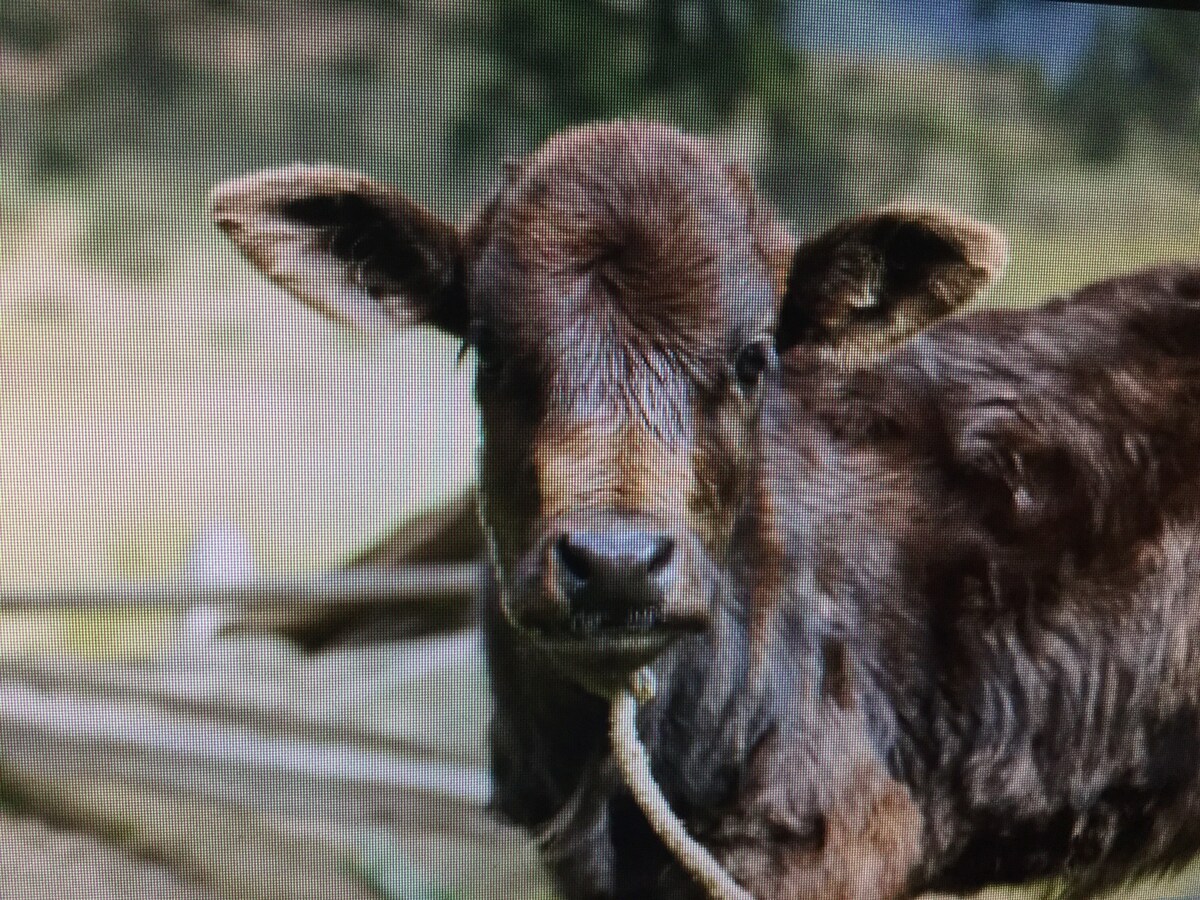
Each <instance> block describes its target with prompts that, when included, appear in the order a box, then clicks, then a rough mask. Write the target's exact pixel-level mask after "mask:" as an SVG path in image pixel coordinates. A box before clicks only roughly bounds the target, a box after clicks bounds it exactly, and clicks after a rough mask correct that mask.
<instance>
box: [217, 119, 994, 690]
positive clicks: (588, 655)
mask: <svg viewBox="0 0 1200 900" xmlns="http://www.w3.org/2000/svg"><path fill="white" fill-rule="evenodd" d="M212 204H213V211H214V215H215V217H216V220H217V222H218V223H219V224H220V226H221V227H222V228H223V229H224V230H225V231H226V232H227V233H228V234H229V235H230V236H231V237H232V238H233V240H234V241H235V242H236V243H237V244H238V245H239V246H240V247H241V248H242V249H243V250H244V251H245V252H246V253H247V254H248V255H249V257H250V258H251V259H252V260H253V261H254V262H255V263H256V264H257V265H258V266H259V267H261V268H262V269H263V270H264V271H265V272H266V273H267V274H268V275H270V276H271V277H272V278H273V279H275V280H276V281H277V282H279V283H280V284H282V285H283V286H284V287H286V288H287V289H288V290H290V291H291V292H292V293H294V294H295V295H296V296H298V297H299V298H300V299H302V300H304V301H305V302H307V303H309V304H311V305H313V306H316V307H318V308H320V309H321V310H323V311H325V312H326V313H327V314H329V315H331V316H333V317H335V318H337V319H339V320H344V321H349V322H354V323H359V324H362V325H365V326H367V327H395V326H400V325H403V324H407V323H426V324H429V325H432V326H434V327H436V328H439V329H442V330H443V331H446V332H449V333H450V334H453V335H455V336H457V337H458V338H460V339H461V340H462V341H463V343H464V347H469V348H471V349H473V350H474V351H475V353H476V354H477V358H478V370H477V377H476V399H477V401H478V404H479V408H480V411H481V417H482V423H483V447H482V451H481V461H480V495H481V512H482V518H483V523H484V527H485V532H486V534H487V537H488V542H489V549H490V553H491V557H492V560H491V561H492V564H493V568H494V570H495V574H496V577H497V580H498V583H499V585H500V589H501V590H500V596H501V599H500V603H501V606H502V612H503V614H504V616H505V617H506V618H507V619H508V621H509V622H510V623H511V624H512V625H513V626H514V627H515V628H516V629H517V630H518V631H519V632H520V633H521V634H523V635H525V636H526V637H527V638H528V639H529V640H530V641H533V642H536V643H537V644H538V645H539V646H541V647H542V648H543V649H545V650H546V651H547V652H549V653H551V654H552V656H553V657H554V658H555V659H556V660H557V661H558V662H559V663H560V664H561V665H563V666H564V667H566V668H567V669H569V670H571V671H572V672H573V673H575V674H578V675H580V676H581V677H583V679H584V680H585V682H586V683H592V684H595V683H599V682H598V681H597V679H600V680H603V678H604V677H605V676H606V675H612V676H614V677H615V676H616V675H617V674H619V673H623V672H625V671H627V670H628V669H629V668H630V667H633V666H636V665H639V664H641V663H643V662H645V661H646V660H647V659H649V658H651V657H653V656H654V655H655V654H656V653H658V652H659V651H660V650H661V649H662V648H663V647H664V646H665V645H666V644H667V642H668V641H669V640H670V639H671V637H672V636H674V635H676V634H679V633H680V632H683V631H687V630H694V629H702V628H704V627H705V625H706V623H707V622H708V620H709V615H710V612H711V605H712V603H713V599H714V596H715V592H716V590H717V586H718V584H719V581H720V578H721V573H722V572H723V571H724V570H725V567H726V563H727V560H728V558H729V555H730V550H731V543H732V541H733V539H734V538H733V536H734V534H735V533H736V531H737V524H738V522H739V517H740V516H742V515H743V512H744V510H745V508H746V505H747V498H748V497H749V496H750V495H751V493H752V491H751V487H752V484H753V481H754V476H755V471H756V466H758V465H759V450H758V431H757V427H756V426H757V422H758V419H759V416H760V413H761V410H762V408H763V406H764V403H766V402H770V397H771V395H772V392H773V391H778V389H779V380H778V375H777V368H778V360H779V358H780V357H781V355H784V354H787V353H788V352H789V351H791V350H793V348H796V347H797V346H798V345H805V346H807V347H809V348H814V350H815V352H817V353H818V354H819V355H820V357H821V358H822V359H824V360H826V361H827V364H828V365H848V364H863V362H864V361H868V360H869V359H870V358H871V355H872V354H875V353H879V352H883V351H885V350H886V349H887V348H888V347H889V346H890V345H892V344H894V343H896V342H897V341H899V340H901V339H903V338H905V337H906V336H908V335H910V334H912V333H913V332H915V331H916V330H918V329H919V328H921V327H923V326H925V325H926V324H928V323H929V322H931V321H932V320H934V319H936V318H938V317H940V316H942V315H945V314H946V313H948V312H950V311H952V310H953V309H955V308H956V307H958V306H959V305H961V304H962V303H964V302H965V301H966V300H968V299H969V298H970V297H971V296H972V295H973V294H975V293H976V292H977V291H978V290H979V289H980V288H982V287H983V286H984V285H985V284H986V283H987V282H989V281H990V280H991V279H992V278H993V277H994V276H995V275H996V274H997V273H998V272H999V271H1000V269H1001V268H1002V266H1003V264H1004V261H1005V258H1006V249H1005V244H1004V241H1003V239H1002V238H1001V237H1000V236H999V235H997V233H996V232H994V231H993V230H992V229H990V228H989V227H987V226H985V225H982V224H980V223H977V222H974V221H971V220H969V219H967V218H964V217H962V216H959V215H956V214H954V213H950V212H948V211H945V210H940V209H936V208H926V207H915V206H896V207H891V208H886V209H884V210H881V211H879V212H875V213H871V214H868V215H864V216H861V217H859V218H856V219H853V220H851V221H848V222H846V223H843V224H841V225H839V226H837V227H835V228H834V229H832V230H831V231H829V232H827V233H825V234H823V235H821V236H819V237H817V238H816V239H814V240H812V241H809V242H806V243H801V244H799V245H797V243H796V242H795V241H794V240H793V238H792V237H791V236H790V234H789V233H788V231H787V230H786V229H785V227H784V226H783V224H782V223H781V222H780V220H779V219H778V218H777V217H776V216H775V214H774V213H772V212H771V211H770V210H769V209H767V208H766V207H765V206H764V205H763V204H762V203H761V202H760V201H759V199H758V198H757V196H756V194H755V192H754V189H753V186H752V185H751V183H750V180H749V178H748V177H747V176H746V175H745V174H744V172H743V171H742V170H740V169H739V168H738V167H736V166H735V165H731V164H729V163H727V162H725V161H723V160H722V159H720V158H719V157H718V156H717V155H716V154H715V153H713V152H712V151H711V150H709V149H706V147H705V146H704V145H703V144H701V143H700V142H698V141H696V140H695V139H692V138H689V137H687V136H685V135H682V134H680V133H679V132H677V131H674V130H672V129H669V128H666V127H662V126H658V125H651V124H646V123H636V122H619V123H613V124H606V125H597V126H588V127H583V128H579V129H576V130H573V131H570V132H567V133H564V134H562V135H559V136H557V137H555V138H553V139H551V140H550V141H549V142H548V143H547V144H545V145H544V146H543V147H542V148H541V149H540V150H538V151H536V152H535V153H533V154H532V155H530V156H529V157H528V158H526V159H524V160H522V161H520V162H518V163H515V164H513V165H512V166H510V167H509V170H508V172H507V174H506V176H505V178H504V180H503V182H502V184H501V186H500V188H499V190H498V191H497V192H496V194H495V195H494V196H493V198H492V199H491V200H490V202H489V203H488V204H487V205H486V206H485V207H484V208H483V209H482V211H481V212H480V213H479V214H478V215H476V216H475V217H474V218H473V219H472V220H471V221H470V222H468V223H467V224H466V225H464V226H462V227H456V226H454V225H452V224H449V223H447V222H444V221H441V220H440V219H438V218H437V217H435V216H434V215H432V214H431V213H429V212H428V211H426V210H424V209H422V208H421V207H419V206H418V205H416V204H415V203H413V202H412V201H410V200H408V199H406V198H405V197H403V196H401V195H400V194H398V193H396V192H395V191H393V190H392V189H390V188H388V187H385V186H382V185H379V184H376V183H374V182H372V181H370V180H368V179H367V178H365V177H363V176H360V175H356V174H353V173H350V172H346V171H343V170H340V169H333V168H326V167H309V166H294V167H291V168H285V169H278V170H272V171H267V172H262V173H259V174H256V175H251V176H249V177H246V178H243V179H239V180H236V181H233V182H230V183H227V184H225V185H222V186H221V187H220V188H218V189H217V190H216V191H215V192H214V194H213V199H212Z"/></svg>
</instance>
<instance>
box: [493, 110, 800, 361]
mask: <svg viewBox="0 0 1200 900" xmlns="http://www.w3.org/2000/svg"><path fill="white" fill-rule="evenodd" d="M786 240H787V238H786V233H785V232H784V230H783V228H782V226H781V225H779V224H778V222H777V220H776V219H775V218H774V216H773V215H769V214H768V215H764V213H763V211H762V210H761V209H760V208H759V206H758V202H757V199H756V197H755V195H754V193H753V190H752V187H751V186H750V185H749V183H748V180H747V179H746V178H745V177H744V176H743V175H741V174H740V172H739V170H737V169H735V168H733V167H732V166H730V165H729V164H728V163H727V162H726V161H725V160H723V159H722V158H721V157H720V156H719V155H718V154H716V153H715V152H714V151H713V150H711V149H709V148H708V147H707V146H706V145H705V144H703V143H702V142H701V141H698V140H696V139H695V138H692V137H690V136H687V135H684V134H683V133H681V132H678V131H676V130H674V129H672V128H668V127H666V126H661V125H655V124H650V123H645V122H616V123H606V124H603V125H592V126H585V127H582V128H578V129H574V130H572V131H569V132H565V133H563V134H560V135H558V136H555V137H553V138H551V139H550V140H549V141H548V142H547V143H546V144H545V145H544V146H543V147H542V148H541V149H540V150H538V151H537V152H535V153H534V154H533V155H531V156H530V157H529V158H528V159H526V160H524V161H523V163H522V164H520V165H517V166H514V167H513V169H512V171H511V172H510V174H509V178H508V181H507V183H506V184H505V186H504V188H503V189H502V191H501V192H500V194H499V196H498V198H497V200H496V205H495V207H494V209H493V213H492V215H491V216H490V217H489V234H488V235H487V238H486V243H485V246H486V249H485V251H484V254H483V259H482V271H481V273H480V274H479V275H478V276H477V278H476V284H477V286H479V287H480V288H481V290H482V293H483V294H484V295H485V297H484V298H483V302H484V304H485V308H484V309H483V310H479V312H481V313H482V314H483V315H484V317H486V318H491V319H496V318H499V319H500V320H501V321H502V322H503V326H504V327H508V328H512V329H515V330H517V331H518V332H519V333H522V334H524V335H525V339H526V340H528V341H533V342H541V343H545V342H547V341H548V340H549V339H551V338H552V337H553V335H555V334H562V333H564V332H565V333H569V334H572V335H574V336H576V337H582V336H584V335H585V334H587V333H595V332H597V331H599V332H603V333H605V334H607V335H609V337H610V338H611V339H616V340H624V341H630V342H638V341H641V342H646V341H649V342H651V343H653V344H654V345H655V346H664V347H668V348H671V349H674V350H679V349H687V350H689V351H691V352H694V353H701V352H704V351H705V350H706V349H707V348H708V346H709V345H714V344H719V345H721V346H724V345H725V344H726V343H727V342H728V340H729V332H730V331H731V329H737V328H739V327H742V326H745V325H746V324H747V323H746V322H745V321H743V320H747V319H754V318H755V316H760V317H769V316H770V315H771V313H772V312H773V310H772V309H771V307H772V305H773V303H774V300H775V297H774V295H775V293H776V291H775V284H774V279H773V278H772V270H771V264H770V260H768V259H767V256H768V253H767V251H766V249H765V246H764V245H770V244H772V243H774V244H783V243H784V242H785V241H786ZM749 324H751V325H752V324H753V323H752V322H751V323H749ZM593 336H594V334H593ZM554 343H557V342H554Z"/></svg>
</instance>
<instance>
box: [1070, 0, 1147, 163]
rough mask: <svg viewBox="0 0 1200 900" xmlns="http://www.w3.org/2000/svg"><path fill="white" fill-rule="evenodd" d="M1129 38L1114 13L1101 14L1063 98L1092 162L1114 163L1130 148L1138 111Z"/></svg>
mask: <svg viewBox="0 0 1200 900" xmlns="http://www.w3.org/2000/svg"><path fill="white" fill-rule="evenodd" d="M1125 38H1126V35H1125V34H1124V33H1123V30H1122V29H1121V28H1119V27H1118V26H1117V25H1116V24H1115V23H1114V22H1113V20H1112V18H1111V17H1109V16H1101V17H1100V18H1099V19H1097V20H1096V27H1095V28H1094V29H1093V31H1092V38H1091V42H1090V43H1089V44H1088V48H1087V50H1086V51H1085V53H1084V54H1083V56H1082V58H1081V59H1080V61H1079V63H1078V64H1077V65H1076V68H1075V71H1074V72H1073V73H1072V75H1071V78H1070V79H1069V80H1068V82H1067V84H1066V85H1065V86H1064V88H1063V90H1062V92H1061V95H1060V97H1059V106H1060V109H1061V113H1062V115H1063V118H1064V119H1066V120H1067V121H1068V122H1070V123H1071V124H1072V126H1073V128H1074V131H1075V135H1076V139H1077V141H1078V145H1079V152H1080V155H1081V156H1082V157H1083V158H1084V159H1087V160H1089V161H1092V162H1102V163H1106V162H1112V161H1114V160H1116V159H1119V158H1121V157H1122V156H1124V155H1125V151H1126V149H1127V145H1128V141H1129V126H1130V121H1131V119H1132V116H1133V113H1134V110H1133V104H1132V102H1131V101H1132V97H1131V96H1130V79H1129V73H1128V68H1129V66H1128V44H1127V41H1126V39H1125Z"/></svg>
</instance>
